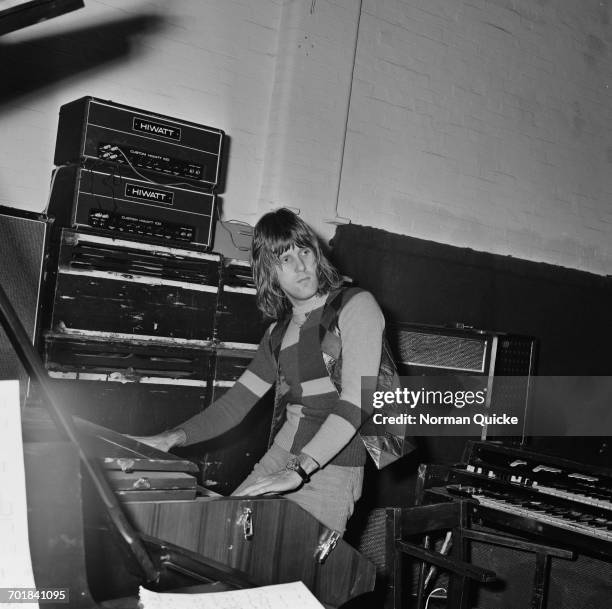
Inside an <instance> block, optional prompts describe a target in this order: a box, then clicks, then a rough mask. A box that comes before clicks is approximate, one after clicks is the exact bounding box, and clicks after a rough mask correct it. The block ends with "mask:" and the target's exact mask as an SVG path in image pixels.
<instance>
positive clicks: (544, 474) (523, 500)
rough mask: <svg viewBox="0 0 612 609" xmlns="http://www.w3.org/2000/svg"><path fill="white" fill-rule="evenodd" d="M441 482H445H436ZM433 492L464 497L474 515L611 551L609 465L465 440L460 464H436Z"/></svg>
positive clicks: (587, 549)
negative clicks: (438, 468) (437, 467)
mask: <svg viewBox="0 0 612 609" xmlns="http://www.w3.org/2000/svg"><path fill="white" fill-rule="evenodd" d="M440 482H444V485H440V484H439V483H440ZM434 484H435V485H436V486H435V487H433V488H430V489H429V490H428V491H427V493H428V494H430V495H433V496H436V497H438V498H439V497H440V495H443V496H444V497H446V498H453V497H461V498H468V499H469V500H470V501H471V503H472V511H473V516H474V517H475V519H477V520H480V521H482V522H483V523H484V524H488V525H491V526H494V527H500V528H503V529H508V530H511V531H513V532H519V533H521V534H527V535H535V536H538V537H544V538H546V539H547V540H548V541H550V542H553V543H555V544H557V545H563V546H566V547H571V548H572V549H576V550H578V551H579V552H581V553H584V554H589V555H593V556H596V557H604V558H607V559H610V557H612V470H610V469H609V468H605V467H593V466H589V465H586V464H584V463H578V462H574V461H570V460H568V459H563V458H558V457H553V456H550V455H545V454H542V453H538V452H534V451H529V450H525V449H522V448H518V447H513V446H504V445H502V444H498V443H495V442H469V443H468V445H467V447H466V452H465V454H464V462H463V463H462V464H461V465H458V466H455V467H450V468H447V469H444V470H439V471H438V473H437V480H436V481H435V482H434Z"/></svg>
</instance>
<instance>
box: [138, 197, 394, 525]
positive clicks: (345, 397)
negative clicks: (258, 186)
mask: <svg viewBox="0 0 612 609" xmlns="http://www.w3.org/2000/svg"><path fill="white" fill-rule="evenodd" d="M251 259H252V266H253V278H254V280H255V285H256V288H257V305H258V307H259V309H260V310H261V311H262V312H263V314H264V315H266V316H267V317H269V318H271V319H273V320H275V321H274V322H273V323H272V324H271V325H270V327H269V328H268V329H267V330H266V332H265V334H264V337H263V339H262V340H261V343H260V344H259V347H258V350H257V352H256V354H255V357H254V358H253V360H252V361H251V363H250V365H249V366H248V368H247V369H246V370H245V372H244V373H243V374H242V376H241V377H240V378H239V379H238V381H237V382H236V383H235V385H234V386H233V387H232V388H231V389H230V390H229V391H227V392H226V393H225V394H224V395H223V396H221V397H220V398H219V399H218V400H216V401H215V402H214V403H213V404H211V405H210V406H209V407H208V408H207V409H205V410H204V411H202V412H201V413H199V414H197V415H195V416H194V417H192V418H191V419H189V420H188V421H185V422H184V423H182V424H181V425H179V426H178V427H176V428H175V429H173V430H169V431H166V432H163V433H161V434H158V435H156V436H150V437H147V438H138V439H139V440H141V441H143V442H145V443H147V444H149V445H151V446H154V447H156V448H159V449H161V450H164V451H167V450H170V449H171V448H172V447H174V446H185V445H188V444H195V443H196V442H202V441H204V440H209V439H211V438H214V437H216V436H218V435H220V434H222V433H224V432H225V431H228V430H229V429H231V428H232V427H234V426H235V425H237V424H238V423H239V422H240V421H242V420H243V419H244V417H245V416H246V414H247V413H248V412H249V411H250V409H251V408H252V407H253V406H254V405H255V404H256V403H257V402H258V400H259V399H260V398H261V397H262V396H263V395H264V394H265V393H266V392H267V391H268V389H269V388H270V387H271V386H272V385H273V384H274V383H276V392H275V393H276V399H275V408H274V415H273V421H272V434H271V437H273V442H272V444H271V446H270V448H269V450H268V451H267V452H266V454H265V455H264V456H263V457H262V459H261V460H260V461H259V463H257V464H256V465H255V467H254V469H253V471H252V473H251V474H250V475H249V476H248V477H247V478H246V480H244V482H243V483H242V484H241V485H240V486H239V487H238V488H237V489H236V490H235V491H234V493H233V494H234V495H240V496H256V495H262V494H268V493H284V494H285V495H286V497H287V499H290V500H292V501H295V502H296V503H298V504H299V505H301V506H302V507H303V508H304V509H306V510H307V511H308V512H310V513H311V514H312V515H313V516H315V517H316V518H317V519H318V520H320V521H321V522H322V523H323V524H325V525H326V526H328V527H329V528H331V529H334V530H336V531H338V532H340V533H343V532H344V530H345V528H346V521H347V520H348V518H349V516H350V515H351V514H352V512H353V506H354V503H355V501H357V499H359V497H360V496H361V487H362V483H363V465H364V463H365V459H366V451H365V448H364V445H363V442H362V441H361V439H360V437H359V435H358V434H357V430H358V429H359V427H360V425H361V423H362V422H363V420H364V413H362V409H361V377H362V376H370V377H373V376H376V375H377V374H378V369H379V364H380V358H381V348H382V334H383V330H384V318H383V315H382V312H381V310H380V308H379V307H378V305H377V303H376V301H375V300H374V298H373V297H372V295H371V294H369V293H368V292H365V291H363V290H356V289H350V290H344V289H343V288H342V287H341V281H340V279H339V276H338V273H337V271H336V269H335V268H334V267H333V266H332V265H331V263H330V262H329V261H328V260H327V258H326V257H325V255H324V254H323V252H322V251H321V247H320V245H319V241H318V239H317V237H316V235H315V234H314V232H313V231H312V229H311V228H310V227H309V226H308V225H307V224H306V223H305V222H304V221H303V220H302V219H301V218H300V217H299V216H297V215H296V214H294V213H293V212H292V211H290V210H288V209H285V208H282V209H279V210H277V211H274V212H270V213H267V214H265V215H264V216H263V217H262V218H261V219H260V220H259V222H258V223H257V225H256V226H255V230H254V234H253V243H252V249H251ZM365 416H367V413H366V414H365Z"/></svg>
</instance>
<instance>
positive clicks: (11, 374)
mask: <svg viewBox="0 0 612 609" xmlns="http://www.w3.org/2000/svg"><path fill="white" fill-rule="evenodd" d="M46 236H47V224H46V222H45V221H44V220H43V219H42V217H41V216H38V215H36V214H32V213H28V212H24V211H20V210H17V209H12V208H7V207H0V260H2V264H1V265H0V283H1V284H2V287H3V288H4V290H5V291H6V293H7V295H8V297H9V299H10V301H11V303H12V304H13V306H14V308H15V310H16V312H17V315H18V317H19V319H20V320H21V323H22V324H23V325H24V327H25V329H26V332H27V333H28V336H29V337H30V338H31V340H32V342H35V338H36V323H37V318H38V295H39V290H40V282H41V275H42V271H43V263H44V258H45V247H46ZM15 378H18V379H19V381H20V382H19V387H20V395H21V403H22V405H23V403H24V399H25V395H26V391H27V381H28V375H27V374H26V372H25V370H24V369H23V367H22V365H21V363H20V361H19V358H18V357H17V354H16V353H15V350H14V349H13V347H12V345H11V343H10V342H9V340H8V338H7V336H6V334H5V332H4V330H3V329H2V328H0V379H2V380H5V379H15Z"/></svg>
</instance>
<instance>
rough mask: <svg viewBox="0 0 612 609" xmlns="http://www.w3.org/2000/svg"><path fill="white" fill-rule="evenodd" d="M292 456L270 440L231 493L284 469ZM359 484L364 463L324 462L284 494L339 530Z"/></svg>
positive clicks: (359, 491)
mask: <svg viewBox="0 0 612 609" xmlns="http://www.w3.org/2000/svg"><path fill="white" fill-rule="evenodd" d="M291 457H292V455H291V453H290V452H289V451H287V450H285V449H284V448H281V447H280V446H277V445H276V444H273V445H272V447H271V448H270V449H269V450H268V452H267V453H266V454H265V455H264V456H263V457H262V458H261V460H260V461H259V462H258V463H256V464H255V467H254V468H253V471H252V472H251V473H250V474H249V475H248V476H247V478H246V479H245V480H244V482H242V484H241V485H240V486H239V487H238V488H237V489H236V490H235V491H234V492H233V493H232V495H240V491H241V490H242V489H243V488H246V487H247V486H248V485H250V484H253V483H254V482H256V481H257V480H259V478H262V477H263V476H267V475H268V474H273V473H274V472H278V471H280V470H283V469H285V465H286V463H287V461H289V459H290V458H291ZM362 485H363V467H344V466H340V465H326V466H325V467H324V468H323V469H320V470H317V471H316V472H315V473H314V474H312V476H311V477H310V482H308V483H307V484H303V485H302V486H301V487H300V488H299V489H297V490H295V491H290V492H288V493H286V494H285V497H286V498H287V499H289V500H290V501H294V502H295V503H297V504H298V505H299V506H301V507H303V508H304V509H305V510H306V511H307V512H310V514H312V515H313V516H314V517H315V518H316V519H317V520H319V521H320V522H322V523H323V524H324V525H325V526H326V527H329V528H330V529H333V530H334V531H338V532H339V533H341V534H342V533H344V530H345V529H346V521H347V520H348V519H349V517H350V516H351V514H352V513H353V506H354V505H355V502H356V501H357V500H358V499H359V497H361V487H362Z"/></svg>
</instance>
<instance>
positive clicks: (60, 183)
mask: <svg viewBox="0 0 612 609" xmlns="http://www.w3.org/2000/svg"><path fill="white" fill-rule="evenodd" d="M214 211H215V195H214V194H213V193H210V192H204V191H201V190H195V189H190V188H185V187H178V186H170V185H159V184H157V183H153V182H148V181H145V180H143V179H141V177H139V176H137V174H134V173H130V174H129V175H125V174H122V175H118V174H109V173H107V172H106V171H96V170H93V169H86V168H82V167H78V166H76V165H67V166H65V167H59V168H58V169H57V170H56V172H55V175H54V178H53V181H52V186H51V197H50V200H49V209H48V210H47V213H48V215H49V217H52V218H53V219H54V223H55V226H56V227H57V228H63V227H74V228H85V229H94V230H96V231H97V232H102V233H105V234H111V235H117V236H119V235H121V236H122V237H123V238H132V239H138V240H141V241H145V242H146V241H149V242H153V243H162V242H163V243H167V242H174V244H176V245H178V246H180V247H184V246H189V245H192V246H197V247H199V248H205V249H208V248H210V246H211V243H212V228H213V216H214Z"/></svg>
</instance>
